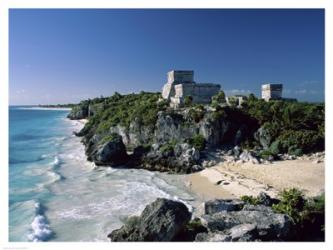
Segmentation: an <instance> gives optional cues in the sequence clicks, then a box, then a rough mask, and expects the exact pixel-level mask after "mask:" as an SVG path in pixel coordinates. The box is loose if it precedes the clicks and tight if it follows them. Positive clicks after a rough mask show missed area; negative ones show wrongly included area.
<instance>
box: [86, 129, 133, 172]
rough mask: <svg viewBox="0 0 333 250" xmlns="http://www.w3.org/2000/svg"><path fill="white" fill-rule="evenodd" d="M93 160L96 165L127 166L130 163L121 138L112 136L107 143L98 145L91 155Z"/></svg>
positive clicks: (115, 135)
mask: <svg viewBox="0 0 333 250" xmlns="http://www.w3.org/2000/svg"><path fill="white" fill-rule="evenodd" d="M99 143H100V142H99ZM91 159H92V161H94V162H95V164H96V165H110V166H117V165H122V164H125V163H126V162H127V161H128V155H127V153H126V148H125V145H124V143H123V141H122V138H121V136H120V135H117V134H112V135H111V136H110V137H109V139H108V140H107V141H106V142H103V143H100V144H99V145H97V146H96V147H95V150H94V151H93V152H92V154H91Z"/></svg>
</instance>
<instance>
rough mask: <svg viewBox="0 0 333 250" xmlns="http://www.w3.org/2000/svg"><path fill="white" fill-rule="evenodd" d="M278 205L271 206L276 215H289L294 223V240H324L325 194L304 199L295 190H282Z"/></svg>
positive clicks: (300, 193)
mask: <svg viewBox="0 0 333 250" xmlns="http://www.w3.org/2000/svg"><path fill="white" fill-rule="evenodd" d="M280 196H281V200H280V202H279V203H278V204H275V205H272V209H273V210H274V211H275V212H277V213H284V214H287V215H289V216H290V217H291V218H292V220H293V221H294V223H295V230H296V236H295V240H303V241H304V240H307V241H309V240H314V241H317V240H320V241H322V240H324V238H325V194H324V193H322V194H321V195H319V196H317V197H314V198H309V199H305V198H304V196H303V194H302V192H301V191H299V190H297V189H294V188H293V189H289V190H284V191H283V192H282V193H281V194H280Z"/></svg>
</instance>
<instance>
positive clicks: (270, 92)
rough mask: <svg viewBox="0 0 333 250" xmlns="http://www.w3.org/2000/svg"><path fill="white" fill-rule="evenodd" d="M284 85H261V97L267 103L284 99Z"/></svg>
mask: <svg viewBox="0 0 333 250" xmlns="http://www.w3.org/2000/svg"><path fill="white" fill-rule="evenodd" d="M282 89H283V85H282V84H271V83H268V84H263V85H261V97H262V99H264V100H265V101H269V100H280V99H282Z"/></svg>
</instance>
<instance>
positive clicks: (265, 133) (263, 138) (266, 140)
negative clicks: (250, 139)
mask: <svg viewBox="0 0 333 250" xmlns="http://www.w3.org/2000/svg"><path fill="white" fill-rule="evenodd" d="M254 138H255V139H256V140H257V141H258V142H259V143H260V145H261V146H262V147H263V148H264V149H268V148H269V146H270V145H271V143H272V136H271V134H270V133H269V130H268V129H267V128H264V127H260V128H259V129H258V130H257V132H255V133H254Z"/></svg>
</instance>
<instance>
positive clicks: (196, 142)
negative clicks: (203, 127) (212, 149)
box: [188, 134, 206, 151]
mask: <svg viewBox="0 0 333 250" xmlns="http://www.w3.org/2000/svg"><path fill="white" fill-rule="evenodd" d="M188 142H189V144H190V145H191V146H193V147H194V148H195V149H197V150H199V151H202V150H204V149H205V146H206V140H205V138H204V137H203V136H202V135H200V134H197V135H195V136H193V137H192V138H190V139H189V141H188Z"/></svg>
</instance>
